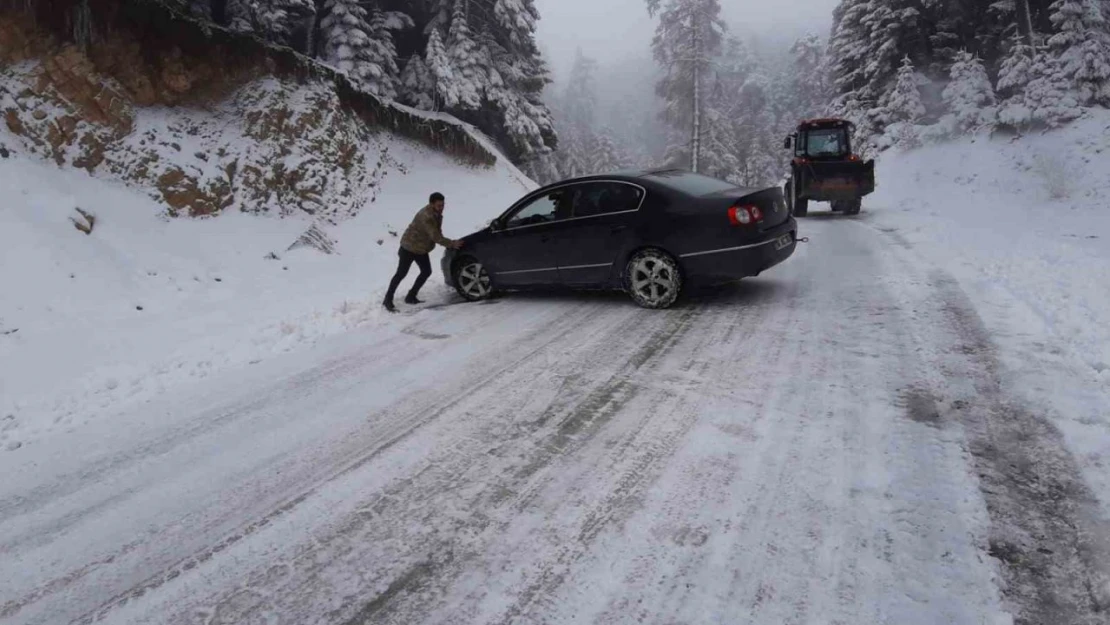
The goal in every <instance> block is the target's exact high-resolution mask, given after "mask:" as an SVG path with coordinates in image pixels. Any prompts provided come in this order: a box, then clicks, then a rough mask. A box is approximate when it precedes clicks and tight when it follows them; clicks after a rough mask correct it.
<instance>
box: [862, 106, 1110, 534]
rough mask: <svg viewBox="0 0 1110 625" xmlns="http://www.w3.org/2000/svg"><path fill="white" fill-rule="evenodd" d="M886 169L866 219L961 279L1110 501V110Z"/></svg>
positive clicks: (1023, 391) (1021, 390) (918, 155)
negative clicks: (1052, 129) (1043, 131)
mask: <svg viewBox="0 0 1110 625" xmlns="http://www.w3.org/2000/svg"><path fill="white" fill-rule="evenodd" d="M877 167H878V168H877V173H878V181H879V188H878V191H877V192H876V193H875V195H874V196H872V197H869V198H868V199H867V200H865V202H864V213H863V215H862V216H861V218H860V221H861V223H863V224H864V225H866V226H869V227H871V228H874V229H875V230H876V231H877V232H876V234H877V235H880V236H891V237H894V238H895V240H896V241H897V242H898V243H899V244H900V245H902V246H903V247H905V248H908V249H910V250H912V252H913V253H915V254H917V255H918V257H919V258H921V261H922V262H926V263H929V264H930V265H932V266H934V267H936V269H937V271H939V272H945V273H947V274H949V275H951V276H954V277H955V278H956V279H957V280H958V281H959V282H960V284H961V285H962V287H963V289H964V290H965V291H966V292H967V294H968V295H969V297H970V298H971V299H972V301H973V302H974V304H975V306H976V308H977V309H978V310H979V313H980V316H981V317H982V318H983V322H984V323H985V324H986V326H987V328H988V329H989V330H990V331H991V334H992V336H993V338H994V341H995V343H996V344H997V348H998V350H999V352H1000V354H999V355H1000V358H1001V359H1002V360H1003V362H1004V364H1005V365H1006V367H1007V369H1008V370H1009V373H1010V374H1011V378H1010V380H1009V382H1010V384H1011V385H1012V386H1013V387H1014V388H1013V391H1014V392H1015V393H1017V394H1018V396H1020V397H1022V398H1023V399H1024V400H1026V401H1028V402H1029V403H1030V404H1031V405H1033V406H1036V407H1039V408H1040V409H1042V410H1043V411H1044V412H1045V413H1046V414H1050V415H1052V416H1053V418H1054V419H1055V421H1056V422H1057V424H1058V425H1059V427H1060V429H1061V431H1062V433H1063V434H1064V436H1065V438H1066V439H1067V442H1068V444H1069V446H1070V447H1071V448H1072V450H1073V452H1074V453H1075V455H1076V458H1077V461H1078V462H1079V463H1080V465H1081V468H1082V469H1084V472H1085V476H1086V478H1087V479H1088V481H1089V482H1090V483H1091V484H1092V485H1093V486H1094V487H1095V488H1096V490H1097V491H1098V492H1099V494H1100V495H1099V496H1100V499H1101V500H1102V501H1103V502H1107V501H1110V471H1107V470H1106V467H1107V466H1110V435H1108V432H1110V413H1108V412H1107V407H1110V112H1097V113H1092V114H1091V115H1089V116H1088V117H1086V118H1084V119H1082V120H1080V121H1078V122H1076V123H1075V124H1073V125H1071V126H1069V127H1067V128H1065V129H1062V130H1059V131H1055V132H1050V133H1046V134H1035V135H1029V136H1026V137H1022V138H1020V139H1016V140H1011V139H1000V140H986V139H983V138H980V139H977V140H975V139H966V140H963V141H960V142H956V143H951V144H946V145H936V146H930V147H926V148H923V149H920V150H916V151H912V152H908V153H901V154H899V153H888V154H885V155H884V156H883V157H882V158H881V160H880V161H879V163H878V166H877ZM1108 514H1110V511H1108Z"/></svg>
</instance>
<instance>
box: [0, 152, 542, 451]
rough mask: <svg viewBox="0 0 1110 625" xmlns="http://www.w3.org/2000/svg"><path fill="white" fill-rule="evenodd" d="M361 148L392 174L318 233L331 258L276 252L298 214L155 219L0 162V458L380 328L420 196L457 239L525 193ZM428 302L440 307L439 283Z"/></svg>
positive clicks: (415, 155) (498, 178) (39, 169)
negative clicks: (188, 388) (357, 331)
mask: <svg viewBox="0 0 1110 625" xmlns="http://www.w3.org/2000/svg"><path fill="white" fill-rule="evenodd" d="M0 135H2V131H0ZM0 138H2V136H0ZM375 147H377V148H378V149H380V150H388V153H389V154H390V157H391V159H392V160H393V161H394V162H395V167H394V168H393V169H391V170H390V171H389V175H388V176H384V177H382V178H381V179H380V180H379V182H378V183H377V188H376V189H375V193H376V198H375V199H374V201H373V203H368V204H367V205H366V207H365V208H364V209H363V210H362V211H361V212H360V213H359V214H358V216H357V217H355V218H353V219H350V220H348V221H344V222H341V223H340V224H339V225H338V226H334V227H331V226H327V224H324V232H326V234H327V235H328V236H329V237H331V238H332V239H334V240H335V247H336V253H335V254H334V255H330V256H329V255H325V254H323V253H321V252H319V251H317V250H315V249H313V248H311V247H300V248H296V249H294V250H292V251H290V250H289V249H288V248H290V246H291V244H293V243H294V241H296V240H297V239H298V237H299V236H300V235H301V234H302V233H303V232H304V231H305V230H306V229H307V228H309V227H310V226H311V225H312V223H313V222H311V221H309V219H308V217H307V216H299V217H298V216H295V217H293V218H288V219H278V218H276V217H256V216H250V215H246V214H241V213H236V212H233V213H228V214H223V215H221V216H218V217H214V218H205V219H195V220H194V219H169V218H166V217H164V213H165V207H164V205H161V204H159V203H157V202H155V201H154V200H153V199H151V198H150V197H148V196H146V195H145V194H144V193H142V192H141V191H138V190H134V189H130V188H127V187H124V186H122V185H121V184H120V183H116V182H112V181H106V180H103V179H98V178H94V177H91V176H89V175H88V174H86V173H84V172H82V171H75V170H71V169H59V168H57V167H55V166H54V165H52V164H45V163H42V162H39V161H36V160H33V159H31V158H28V157H23V156H19V155H12V156H11V157H9V158H7V159H0V188H2V189H3V191H4V201H3V203H2V204H0V249H2V250H3V252H2V253H3V262H2V263H0V293H3V297H2V298H0V418H5V417H6V420H5V421H4V422H3V425H2V426H0V427H2V428H3V432H0V450H2V449H12V450H14V449H18V448H19V447H22V446H25V445H28V444H30V443H32V442H33V441H34V440H35V439H36V438H38V437H39V436H41V435H43V434H45V433H47V432H49V431H51V430H53V429H55V428H59V427H60V428H66V427H71V426H74V425H77V424H80V423H82V422H86V421H89V420H93V419H96V418H98V415H99V414H101V412H102V411H104V410H107V409H109V408H111V407H114V406H115V405H116V404H118V403H119V402H121V401H125V400H126V401H136V400H143V399H149V398H150V397H152V396H154V395H156V394H158V393H160V392H162V391H164V390H165V389H167V388H169V387H173V386H176V385H180V384H182V383H188V382H190V381H194V380H198V379H203V378H205V377H208V376H210V375H213V374H214V373H216V372H218V371H220V370H221V369H224V368H226V367H229V366H235V365H246V364H249V363H253V362H257V361H258V360H260V359H262V358H265V357H266V356H267V355H270V354H273V353H276V352H282V351H288V350H291V349H296V348H298V347H299V346H302V345H305V344H311V343H312V342H314V341H315V340H316V339H317V338H319V337H321V336H323V335H327V334H330V333H334V332H340V331H343V330H346V329H348V328H351V327H354V326H357V325H360V324H366V323H378V322H379V321H378V303H379V302H380V300H381V296H382V293H383V292H384V289H385V286H386V284H387V282H388V277H389V275H391V273H392V271H393V269H394V268H395V267H396V253H397V246H398V242H399V235H400V234H401V233H402V232H403V230H404V228H405V227H406V226H407V225H408V222H409V220H410V219H411V218H412V216H413V215H414V214H415V212H416V211H417V210H418V209H420V208H421V207H422V206H423V205H424V204H425V203H426V202H427V197H428V195H429V193H431V192H432V191H441V192H443V193H444V194H445V195H446V196H447V211H446V213H445V219H444V231H445V233H446V234H447V235H448V236H456V237H457V236H462V235H464V234H468V233H470V232H472V231H474V230H475V229H478V228H480V227H483V226H484V225H485V223H486V222H487V221H488V220H489V219H492V218H493V217H495V216H496V215H497V214H498V213H499V212H500V211H502V210H504V209H505V208H506V207H507V206H508V205H509V204H510V203H511V202H512V201H513V200H515V199H516V198H517V197H519V196H520V195H522V194H523V193H524V192H526V191H527V190H528V189H530V188H531V186H532V183H531V181H530V180H528V179H527V178H526V177H524V176H523V175H522V174H520V172H519V171H517V170H516V168H514V167H513V166H512V165H510V164H507V163H504V162H499V163H498V165H496V166H495V167H493V168H491V169H477V168H468V167H462V166H459V165H458V164H456V163H455V162H454V161H453V160H451V159H449V158H447V157H445V156H443V155H440V154H438V153H435V152H432V151H430V150H428V149H425V148H423V147H420V146H416V145H414V144H412V143H410V142H408V141H404V140H398V139H392V138H390V136H389V135H386V134H383V135H379V141H378V143H377V145H376V146H375ZM243 149H244V151H249V150H250V149H251V147H250V145H244V146H243ZM77 209H81V210H83V211H85V212H86V213H88V214H91V215H93V216H94V218H95V224H94V226H93V229H92V231H91V233H90V234H87V235H86V234H84V233H83V232H81V231H80V230H78V229H77V228H76V227H75V225H74V223H73V221H71V218H72V219H75V220H77V221H78V222H81V223H84V219H85V218H84V217H82V216H81V215H80V213H78V212H77ZM410 281H411V277H410ZM426 294H427V295H428V296H429V297H431V298H440V299H442V298H447V297H450V294H449V293H448V292H447V291H446V288H445V287H444V286H443V282H442V280H441V279H440V277H439V276H438V275H436V276H434V277H433V279H432V280H430V281H429V284H428V287H426ZM0 453H2V451H0Z"/></svg>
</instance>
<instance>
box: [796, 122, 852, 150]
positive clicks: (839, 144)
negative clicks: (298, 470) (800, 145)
mask: <svg viewBox="0 0 1110 625" xmlns="http://www.w3.org/2000/svg"><path fill="white" fill-rule="evenodd" d="M847 152H848V136H847V133H846V132H845V130H844V129H843V128H826V129H821V130H810V131H809V132H807V133H806V146H805V152H804V153H803V154H804V155H805V156H841V155H844V154H846V153H847Z"/></svg>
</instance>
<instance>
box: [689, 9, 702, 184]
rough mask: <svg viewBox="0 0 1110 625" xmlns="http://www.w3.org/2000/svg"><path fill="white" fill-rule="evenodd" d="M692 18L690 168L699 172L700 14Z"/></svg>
mask: <svg viewBox="0 0 1110 625" xmlns="http://www.w3.org/2000/svg"><path fill="white" fill-rule="evenodd" d="M690 19H691V21H692V22H693V26H694V130H693V132H694V136H693V141H692V142H691V146H690V169H691V170H692V171H693V172H694V173H697V172H698V160H699V157H700V156H701V32H700V30H699V28H698V26H699V24H698V16H697V15H694V16H692V17H691V18H690Z"/></svg>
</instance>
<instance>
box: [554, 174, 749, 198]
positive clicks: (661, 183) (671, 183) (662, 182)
mask: <svg viewBox="0 0 1110 625" xmlns="http://www.w3.org/2000/svg"><path fill="white" fill-rule="evenodd" d="M684 176H690V177H693V178H706V179H707V178H711V177H710V176H706V175H705V174H697V173H694V172H692V171H690V170H688V169H683V168H680V167H660V168H655V169H632V170H624V171H617V172H613V173H609V174H594V175H590V176H579V177H577V178H569V179H567V180H560V181H559V182H554V183H552V184H549V185H545V186H543V187H541V188H540V189H537V191H542V190H544V189H552V188H557V187H561V186H564V185H568V184H574V183H581V182H597V181H609V180H614V181H618V182H630V183H634V184H639V185H641V186H645V187H651V188H655V189H659V188H666V189H669V190H671V191H678V192H680V193H687V194H690V193H691V189H689V188H687V187H686V186H685V185H682V184H678V183H676V180H675V179H676V178H682V177H684ZM714 180H717V179H714ZM718 182H720V183H722V184H724V185H729V184H731V183H728V182H725V181H723V180H718ZM742 188H743V187H740V186H739V185H733V186H729V187H727V188H726V187H723V186H722V187H720V188H718V189H714V190H712V191H711V192H710V194H712V193H717V192H724V191H732V190H735V189H742ZM693 195H703V193H699V192H696V191H695V192H694V193H693Z"/></svg>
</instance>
